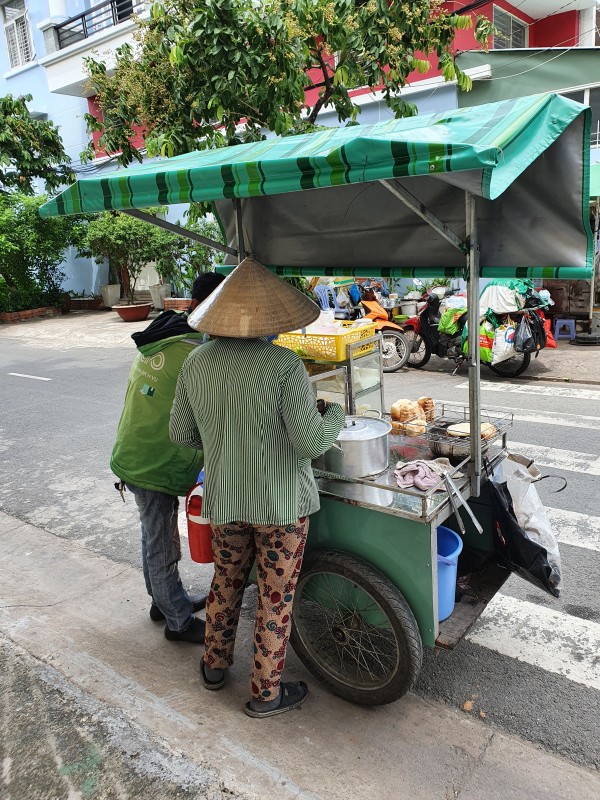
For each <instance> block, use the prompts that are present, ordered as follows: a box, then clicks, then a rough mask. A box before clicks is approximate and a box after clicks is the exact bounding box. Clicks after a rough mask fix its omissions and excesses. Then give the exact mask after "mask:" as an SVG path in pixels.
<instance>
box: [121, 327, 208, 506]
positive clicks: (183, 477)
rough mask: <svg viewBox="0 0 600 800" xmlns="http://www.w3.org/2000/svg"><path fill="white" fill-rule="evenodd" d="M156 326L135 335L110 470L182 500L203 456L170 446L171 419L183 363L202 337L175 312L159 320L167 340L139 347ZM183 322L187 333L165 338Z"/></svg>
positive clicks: (128, 480)
mask: <svg viewBox="0 0 600 800" xmlns="http://www.w3.org/2000/svg"><path fill="white" fill-rule="evenodd" d="M167 313H169V312H167ZM162 316H163V315H161V317H162ZM164 316H166V315H164ZM158 319H161V318H160V317H159V318H158ZM156 322H157V320H155V321H154V322H153V323H152V325H150V326H149V328H147V329H146V331H144V332H143V333H142V334H134V336H133V338H134V339H135V340H136V343H137V344H138V350H139V352H138V355H137V356H136V358H135V361H134V362H133V365H132V367H131V371H130V373H129V378H128V383H127V393H126V395H125V405H124V407H123V412H122V414H121V419H120V420H119V427H118V429H117V440H116V442H115V445H114V447H113V451H112V456H111V459H110V468H111V470H112V471H113V472H114V473H115V475H116V476H117V477H118V478H120V479H121V480H122V481H124V482H125V483H131V484H133V485H134V486H139V487H141V488H142V489H151V490H153V491H156V492H164V493H165V494H172V495H180V496H182V495H185V494H187V492H188V491H189V490H190V489H191V487H192V486H193V485H194V484H195V483H196V480H197V478H198V473H199V472H200V470H201V469H202V465H203V463H204V454H203V453H202V451H201V450H191V449H190V448H188V447H180V446H179V445H176V444H173V442H172V441H171V439H170V438H169V416H170V413H171V406H172V405H173V398H174V397H175V387H176V384H177V377H178V375H179V370H180V369H181V365H182V364H183V362H184V361H185V359H186V358H187V356H188V355H189V354H190V352H191V351H192V350H193V349H194V348H195V347H197V346H198V345H200V344H201V343H202V340H203V338H204V334H203V333H199V332H198V331H194V330H193V329H192V328H189V326H187V324H184V319H183V318H182V315H180V314H177V315H173V316H172V317H171V319H167V320H166V323H167V324H166V325H165V324H164V322H163V326H162V327H163V332H164V334H165V335H166V337H167V338H162V339H160V340H158V341H150V342H149V343H145V344H142V342H143V341H144V340H146V341H147V340H148V339H152V338H153V337H152V336H151V335H150V336H149V335H148V332H149V331H151V329H152V328H153V327H154V325H155V323H156ZM182 324H184V328H187V330H188V331H189V333H187V332H186V333H183V334H180V335H168V334H169V333H178V332H179V331H181V330H182V328H181V326H182ZM165 328H171V330H170V331H169V330H164V329H165ZM159 335H161V334H159ZM155 337H156V334H155ZM155 337H154V338H155Z"/></svg>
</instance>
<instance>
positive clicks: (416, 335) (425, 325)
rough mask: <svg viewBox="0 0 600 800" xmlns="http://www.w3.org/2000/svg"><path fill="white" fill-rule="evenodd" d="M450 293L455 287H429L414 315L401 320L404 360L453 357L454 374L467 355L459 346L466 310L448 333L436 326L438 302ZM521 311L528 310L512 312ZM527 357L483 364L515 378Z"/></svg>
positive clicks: (420, 362) (419, 363)
mask: <svg viewBox="0 0 600 800" xmlns="http://www.w3.org/2000/svg"><path fill="white" fill-rule="evenodd" d="M454 294H456V289H446V288H444V287H441V286H436V287H434V288H433V289H430V290H429V291H427V292H425V294H424V295H423V297H422V302H425V304H426V305H425V306H424V307H423V308H422V309H421V310H420V312H419V313H418V314H417V315H416V316H414V317H410V318H409V319H407V320H406V321H405V323H404V327H405V336H406V337H408V338H412V346H411V352H410V355H409V357H408V361H407V365H408V366H409V367H415V368H417V369H419V368H421V367H424V366H425V364H427V362H428V361H429V359H430V358H431V356H432V355H436V356H439V357H440V358H449V359H451V360H452V361H454V363H455V364H456V369H455V370H454V372H453V373H452V374H455V373H456V372H457V371H458V369H459V368H460V366H461V364H463V363H464V362H466V360H467V359H466V356H465V354H464V353H463V349H462V333H463V328H464V326H465V324H466V322H467V314H466V313H464V314H463V315H462V316H461V317H459V319H458V320H457V321H456V324H457V326H458V329H457V331H456V332H455V333H453V334H452V335H450V334H447V333H441V332H440V331H439V329H438V325H439V322H440V318H441V313H440V305H441V302H442V300H443V299H444V298H446V297H450V296H451V295H454ZM465 312H466V309H465ZM522 313H528V312H527V311H522V312H517V314H515V315H514V316H517V315H518V314H522ZM530 361H531V354H530V353H515V355H514V356H513V357H512V358H509V359H507V360H506V361H501V362H500V363H498V364H486V366H488V367H489V368H490V369H491V370H492V372H494V373H495V374H496V375H499V376H500V377H502V378H516V377H517V376H518V375H521V374H522V373H523V372H525V370H526V369H527V367H528V366H529V364H530Z"/></svg>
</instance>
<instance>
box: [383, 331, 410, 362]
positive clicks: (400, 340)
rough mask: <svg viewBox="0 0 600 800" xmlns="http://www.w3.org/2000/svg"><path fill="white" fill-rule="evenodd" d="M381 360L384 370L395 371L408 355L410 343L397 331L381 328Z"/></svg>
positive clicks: (405, 360) (406, 359)
mask: <svg viewBox="0 0 600 800" xmlns="http://www.w3.org/2000/svg"><path fill="white" fill-rule="evenodd" d="M382 335H383V343H382V346H381V361H382V365H383V371H384V372H397V371H398V370H399V369H401V368H402V367H403V366H404V365H405V364H406V362H407V361H408V357H409V356H410V344H409V342H408V341H407V340H406V339H405V338H404V336H403V335H402V334H401V333H398V331H390V330H383V331H382Z"/></svg>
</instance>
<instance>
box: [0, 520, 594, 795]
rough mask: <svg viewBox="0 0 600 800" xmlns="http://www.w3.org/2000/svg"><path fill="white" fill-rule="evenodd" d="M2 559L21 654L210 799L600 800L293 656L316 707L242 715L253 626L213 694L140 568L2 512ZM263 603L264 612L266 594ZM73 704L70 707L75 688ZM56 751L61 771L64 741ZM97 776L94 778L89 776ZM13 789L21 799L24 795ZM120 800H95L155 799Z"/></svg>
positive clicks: (4, 590) (466, 730)
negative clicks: (378, 701)
mask: <svg viewBox="0 0 600 800" xmlns="http://www.w3.org/2000/svg"><path fill="white" fill-rule="evenodd" d="M0 548H1V550H2V554H3V556H2V560H1V561H0V634H1V636H3V637H6V639H5V642H4V643H5V644H6V643H7V640H8V643H9V644H10V645H11V646H13V647H14V646H15V645H16V646H17V647H18V648H22V649H23V650H24V651H26V653H28V654H30V655H31V656H32V657H33V658H34V659H35V660H36V662H37V663H38V664H39V665H40V666H41V667H42V666H43V668H44V669H46V667H45V666H44V665H47V669H48V670H51V671H52V674H53V675H54V678H51V676H50V677H48V674H46V675H45V680H46V681H50V682H52V683H53V685H54V686H58V687H59V688H60V685H61V681H62V682H63V683H64V682H65V681H66V682H67V684H68V686H70V687H72V688H71V690H69V692H70V693H69V692H67V694H69V697H71V696H73V697H76V696H79V697H80V701H81V702H83V700H81V698H84V699H85V698H87V699H85V703H87V705H88V706H89V707H94V708H98V704H101V707H102V708H104V709H105V713H109V714H110V715H112V716H113V717H114V716H115V715H117V716H120V717H122V718H125V719H127V720H129V721H131V724H132V725H133V726H135V727H136V730H137V733H136V734H135V736H136V737H137V738H136V739H135V741H136V742H137V743H138V744H136V745H135V746H136V747H138V748H139V747H146V748H149V747H152V746H153V745H152V742H153V741H156V742H158V744H157V745H156V746H157V747H160V748H162V749H163V750H165V751H168V752H170V753H173V752H176V753H179V754H180V755H179V759H180V761H179V767H178V769H179V770H180V771H181V770H183V771H184V772H185V770H184V766H185V764H187V765H188V769H189V773H190V775H192V774H194V775H197V776H198V787H197V794H196V795H194V796H196V797H198V798H200V797H202V798H206V797H210V798H213V797H219V798H220V797H225V796H230V797H232V796H233V797H244V798H246V797H248V798H252V797H256V798H258V797H260V798H261V800H292V798H294V799H295V800H317V799H320V798H323V800H325V798H326V799H327V800H347V798H348V797H352V798H353V800H373V798H399V799H400V798H402V799H403V798H411V799H414V800H450V799H451V798H452V799H454V798H457V797H460V799H461V800H482V798H486V800H511V799H512V798H514V799H515V800H517V798H518V799H519V800H538V799H539V800H542V798H543V800H559V799H560V800H597V798H598V797H599V796H600V775H599V774H598V772H597V771H589V770H586V769H583V768H580V767H577V766H575V765H574V764H572V763H571V762H568V761H565V760H562V759H560V758H557V757H556V756H554V755H551V754H549V753H547V752H545V751H543V750H541V749H539V748H537V747H535V746H533V745H531V744H530V743H528V742H525V741H523V740H521V739H519V738H517V737H511V736H507V735H504V734H502V733H499V732H498V731H496V730H495V729H494V727H493V726H491V725H490V724H489V723H487V722H486V721H484V720H473V719H470V718H468V717H466V716H464V715H462V714H461V712H457V711H453V710H451V709H449V708H447V707H445V706H443V705H441V704H437V703H431V702H426V701H423V700H422V699H419V698H418V697H416V696H414V695H409V696H407V697H406V698H404V699H403V700H401V701H399V702H398V703H395V704H393V705H392V706H387V707H382V708H364V707H359V706H353V705H350V704H348V703H346V702H344V701H342V700H340V699H338V698H336V697H333V696H332V695H330V694H329V693H328V692H326V691H325V690H324V689H323V688H322V687H321V686H320V685H319V684H318V682H317V681H316V680H315V679H314V678H313V677H312V676H310V675H308V674H307V673H306V671H305V670H304V668H303V667H302V666H301V664H300V663H299V662H298V660H297V659H296V657H295V656H294V654H293V653H291V652H290V654H289V657H288V664H287V666H286V673H287V675H288V677H289V678H291V679H297V678H302V679H305V680H307V681H308V682H309V684H310V689H311V693H310V696H309V698H308V700H307V702H306V703H305V705H304V706H303V707H302V709H300V710H298V711H294V712H290V713H288V714H286V715H282V716H281V717H274V718H273V719H271V720H265V721H257V720H251V719H248V718H247V717H245V716H244V714H243V713H242V708H241V706H242V703H243V701H244V700H245V699H246V696H247V673H248V667H249V663H250V658H251V635H250V634H251V631H250V620H249V619H247V617H248V616H250V615H249V614H248V615H246V616H245V618H243V619H242V623H241V625H240V636H239V640H238V644H237V647H236V653H237V659H238V661H237V664H236V665H235V666H234V667H233V668H232V670H231V672H232V674H231V676H230V679H229V682H228V685H227V688H226V689H225V690H224V691H222V692H218V693H217V692H207V691H206V690H204V689H203V688H202V686H201V684H200V680H199V676H198V661H199V656H200V648H196V647H192V646H189V645H178V644H174V643H171V642H168V641H166V640H165V639H164V637H163V635H162V629H161V626H157V625H154V624H153V623H152V622H151V621H150V620H149V618H148V599H147V597H146V595H145V593H144V589H143V581H142V579H141V575H140V574H139V572H138V571H137V570H135V569H133V568H131V567H128V566H123V565H122V564H116V563H114V562H113V561H110V560H108V559H106V558H103V557H101V556H97V555H94V554H91V553H90V552H89V551H87V550H86V549H84V548H83V547H81V546H79V545H77V544H74V543H73V542H69V541H66V540H64V539H60V538H58V537H56V536H54V535H52V534H50V533H48V532H47V531H44V530H41V529H39V528H36V527H34V526H32V525H28V524H25V523H23V522H21V521H20V520H18V519H15V518H12V517H10V516H7V515H5V514H2V513H0ZM248 594H249V596H250V599H252V590H249V592H248ZM0 644H2V640H1V639H0ZM13 660H14V659H13ZM61 691H63V694H64V693H65V691H66V690H65V688H64V685H63V689H62V690H61ZM3 693H4V694H5V697H4V698H0V699H3V700H4V703H5V704H6V703H10V702H14V698H11V697H10V696H9V697H7V696H6V686H5V688H4V689H3ZM5 708H6V705H5ZM38 710H39V709H38ZM26 713H27V709H26V708H24V709H20V719H21V722H22V718H23V714H26ZM30 714H31V717H30V720H29V722H30V724H31V725H32V726H33V728H32V735H38V736H39V737H40V740H39V746H40V748H42V747H43V746H44V745H45V744H46V743H45V742H44V741H42V739H43V737H44V736H45V735H46V732H45V731H46V729H45V728H44V727H43V726H41V725H40V724H39V720H38V718H37V716H36V706H35V704H33V706H32V707H31V708H30ZM4 716H5V719H6V713H5V715H4ZM140 731H146V732H151V734H152V737H153V738H147V741H146V744H143V741H144V737H143V736H142V735H141V733H140ZM47 735H48V736H52V735H53V734H52V731H51V730H49V732H48V734H47ZM132 735H133V734H132ZM139 742H142V744H139ZM50 745H51V746H52V747H53V748H54V750H53V752H54V753H55V764H58V765H59V766H60V764H61V763H62V762H61V759H60V753H59V752H58V750H57V749H56V748H57V745H56V741H54V742H50ZM50 745H49V746H50ZM7 748H10V742H9V744H8V745H5V746H4V752H5V767H6V764H9V767H10V763H12V761H14V760H15V759H18V758H19V754H18V753H11V752H10V751H9V749H8V750H7ZM57 753H58V755H56V754H57ZM136 755H138V753H136ZM142 755H145V756H147V755H148V754H147V753H145V754H142ZM6 759H9V761H6ZM181 759H183V761H182V760H181ZM86 763H88V762H86ZM182 764H183V766H182ZM92 766H93V765H92ZM88 767H89V769H88V773H89V771H90V769H92V767H91V766H90V764H89V763H88ZM56 768H58V767H56ZM82 774H83V773H82ZM78 775H79V773H77V772H76V771H74V772H71V773H70V780H71V782H72V784H73V785H72V787H71V788H70V790H69V791H70V793H69V797H70V798H71V797H72V798H80V797H86V796H87V797H91V796H92V795H90V794H89V792H88V793H87V795H86V792H85V791H83V790H82V787H81V786H80V785H78V784H77V780H78ZM87 777H88V778H90V775H89V774H88V776H87ZM92 777H93V776H92ZM9 778H10V776H9ZM105 778H106V775H105ZM4 784H5V785H4V791H5V792H9V790H10V781H9V783H8V784H7V783H6V781H5V782H4ZM105 788H106V791H105V793H102V794H100V793H96V794H94V795H93V797H94V798H109V797H120V796H131V797H136V796H140V795H137V794H134V795H126V794H122V793H121V794H120V793H119V792H118V791H116V789H115V788H114V786H113V787H112V788H111V787H110V786H106V785H105ZM188 788H189V787H188ZM71 789H72V791H71ZM209 789H210V791H209ZM3 796H8V795H7V794H5V795H3ZM10 796H11V797H12V796H13V795H12V794H11V795H10ZM15 796H16V795H15ZM144 796H145V797H151V796H152V797H154V796H155V795H154V794H151V795H150V794H145V795H144ZM157 796H158V795H157ZM169 796H170V795H169ZM181 796H182V797H187V796H188V794H186V793H184V792H182V794H181ZM41 797H45V795H42V794H36V793H35V792H32V793H31V794H29V795H28V800H38V798H41Z"/></svg>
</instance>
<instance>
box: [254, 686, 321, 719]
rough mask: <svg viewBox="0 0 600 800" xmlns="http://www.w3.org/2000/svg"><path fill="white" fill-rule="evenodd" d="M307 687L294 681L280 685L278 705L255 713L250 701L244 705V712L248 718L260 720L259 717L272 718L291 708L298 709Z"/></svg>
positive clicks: (303, 699) (304, 698) (306, 693)
mask: <svg viewBox="0 0 600 800" xmlns="http://www.w3.org/2000/svg"><path fill="white" fill-rule="evenodd" d="M307 695H308V686H307V685H306V684H305V683H304V681H294V682H293V683H282V684H281V694H280V695H279V697H280V700H279V705H278V706H277V707H276V708H272V709H271V710H270V711H255V710H254V709H253V708H252V706H251V705H250V701H248V702H247V703H245V704H244V712H245V713H246V714H247V715H248V716H249V717H254V718H255V719H260V718H261V717H273V716H275V714H283V713H284V712H285V711H291V710H292V708H299V707H300V706H301V705H302V703H303V702H304V701H305V700H306V696H307Z"/></svg>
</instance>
